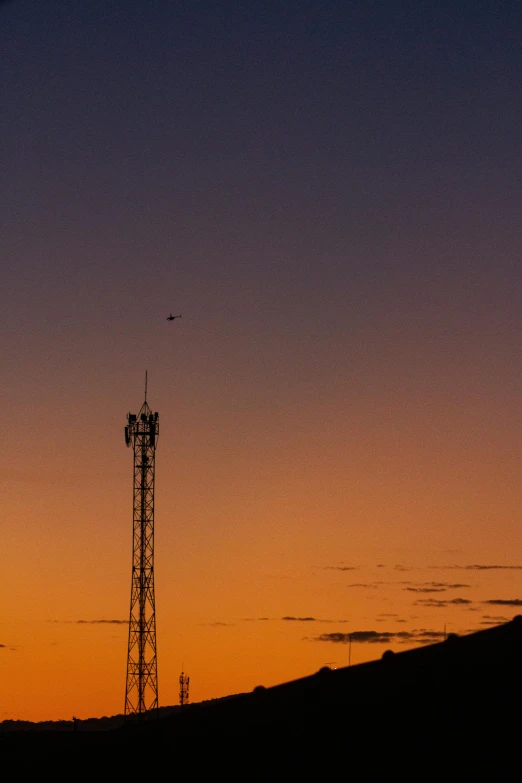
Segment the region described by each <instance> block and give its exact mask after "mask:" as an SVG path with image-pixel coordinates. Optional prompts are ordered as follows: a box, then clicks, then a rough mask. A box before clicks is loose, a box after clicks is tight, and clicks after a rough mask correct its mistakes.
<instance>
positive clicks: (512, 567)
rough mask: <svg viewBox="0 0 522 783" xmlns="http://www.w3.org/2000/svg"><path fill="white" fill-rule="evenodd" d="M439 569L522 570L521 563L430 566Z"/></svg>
mask: <svg viewBox="0 0 522 783" xmlns="http://www.w3.org/2000/svg"><path fill="white" fill-rule="evenodd" d="M430 568H438V569H456V570H458V571H522V566H521V565H464V566H463V565H444V566H430Z"/></svg>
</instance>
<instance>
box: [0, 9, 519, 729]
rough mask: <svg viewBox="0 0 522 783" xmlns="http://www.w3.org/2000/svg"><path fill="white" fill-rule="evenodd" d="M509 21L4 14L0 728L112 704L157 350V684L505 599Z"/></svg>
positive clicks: (306, 12)
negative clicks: (130, 421) (128, 442)
mask: <svg viewBox="0 0 522 783" xmlns="http://www.w3.org/2000/svg"><path fill="white" fill-rule="evenodd" d="M521 22H522V8H521V6H520V3H519V2H515V1H514V0H513V2H511V1H510V0H506V1H505V2H503V1H502V0H491V2H488V1H487V0H485V2H476V0H473V2H471V1H470V2H460V1H459V0H453V1H452V2H444V1H443V0H431V1H430V0H402V1H399V0H340V1H339V2H334V1H333V0H332V2H330V1H329V0H321V2H319V0H314V1H313V2H312V1H307V0H301V1H300V2H293V1H292V0H285V1H284V2H283V1H282V0H281V1H280V2H279V1H274V2H270V0H267V2H261V1H259V2H251V1H249V0H243V2H232V1H230V2H219V1H216V2H195V1H194V2H185V3H182V2H176V1H175V0H172V1H171V2H168V1H167V0H148V2H143V1H142V0H90V1H89V2H85V1H82V0H68V2H65V3H64V2H62V1H61V0H47V1H46V2H44V3H43V2H41V0H12V1H11V2H8V3H2V4H0V57H1V60H0V105H1V107H2V109H1V111H0V134H1V140H2V143H1V146H0V175H1V182H2V187H3V197H2V207H1V210H0V214H1V221H2V222H1V230H0V241H1V246H2V247H1V262H0V263H1V267H2V269H1V272H2V274H1V278H0V279H1V281H2V290H3V293H4V296H3V305H2V308H1V311H0V319H1V329H2V343H1V345H2V351H1V356H2V362H1V366H2V379H3V433H2V443H3V447H2V463H3V466H2V471H1V473H0V477H1V481H2V493H1V513H2V546H1V549H0V551H1V568H0V587H1V598H0V618H1V622H0V720H5V719H7V718H12V719H24V720H44V719H60V718H65V719H70V718H71V717H72V716H73V715H75V716H77V717H79V718H87V717H97V716H103V715H113V714H115V713H121V712H122V711H123V706H124V696H125V666H126V655H127V628H128V626H127V620H128V614H129V599H130V587H131V553H132V550H131V547H132V452H131V451H130V450H127V449H126V448H125V442H124V430H123V428H124V425H125V423H126V415H127V413H128V412H129V411H131V412H133V413H137V412H138V410H139V408H140V406H141V404H142V402H143V395H144V375H145V370H148V375H149V390H148V401H149V403H150V406H151V408H152V410H153V411H158V412H159V417H160V436H159V444H158V450H157V457H156V517H155V523H156V568H155V571H156V609H157V633H158V673H159V701H160V705H168V704H175V703H177V702H178V678H179V674H180V672H181V669H182V665H183V667H184V670H185V672H187V673H188V674H189V676H190V679H191V694H190V697H191V700H192V701H201V700H203V699H209V698H213V697H218V696H224V695H228V694H231V693H237V692H243V691H249V690H252V689H253V688H254V687H255V686H257V685H260V684H262V685H265V686H270V685H274V684H276V683H280V682H284V681H287V680H290V679H296V678H298V677H302V676H305V675H307V674H311V673H313V672H315V671H317V670H318V669H319V668H321V667H322V666H324V665H325V664H326V663H330V664H331V665H335V666H345V665H347V664H348V650H349V645H348V644H347V639H348V636H349V634H352V645H351V662H352V664H354V663H360V662H362V661H366V660H371V659H373V658H377V657H380V656H381V655H382V653H383V651H384V650H386V649H394V650H396V651H399V650H404V649H407V648H408V647H409V646H410V647H411V646H415V645H418V644H420V643H425V642H427V641H428V642H429V641H436V640H438V639H440V638H442V636H443V634H444V629H445V628H446V631H447V632H448V633H449V632H455V633H464V632H471V631H474V630H477V629H479V628H484V627H486V626H487V625H488V624H492V623H495V624H496V623H499V622H502V621H504V620H506V619H511V618H512V617H513V616H514V615H515V614H517V613H522V609H521V608H520V607H521V606H522V525H521V521H522V520H521V512H520V509H521V481H520V471H521V464H522V453H521V452H522V448H521V443H522V438H521V436H522V427H521V415H520V414H521V404H520V400H521V391H522V373H521V366H522V365H521V359H522V340H521V334H522V308H521V301H522V252H521V229H520V226H521V220H520V207H521V178H520V171H521V168H520V151H521V145H520V140H521V133H520V117H521V116H522V113H521V112H522V94H521V89H520V85H521V83H522V67H521V58H520V29H521ZM170 312H172V313H174V314H177V313H182V314H183V318H182V319H178V320H175V321H173V322H167V321H166V320H165V319H166V316H168V315H169V313H170ZM109 621H110V622H109Z"/></svg>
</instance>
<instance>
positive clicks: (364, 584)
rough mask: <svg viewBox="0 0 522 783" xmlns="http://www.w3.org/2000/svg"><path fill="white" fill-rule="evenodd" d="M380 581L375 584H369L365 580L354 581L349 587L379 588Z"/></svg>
mask: <svg viewBox="0 0 522 783" xmlns="http://www.w3.org/2000/svg"><path fill="white" fill-rule="evenodd" d="M379 584H380V583H379V582H376V583H375V584H367V583H365V582H354V583H353V584H351V585H348V587H371V588H372V589H377V587H378V585H379Z"/></svg>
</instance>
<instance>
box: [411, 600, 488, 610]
mask: <svg viewBox="0 0 522 783" xmlns="http://www.w3.org/2000/svg"><path fill="white" fill-rule="evenodd" d="M471 603H473V602H472V601H470V600H469V598H452V599H450V600H443V601H439V600H438V599H435V598H419V600H418V601H414V604H413V605H414V606H428V607H434V608H436V609H441V608H443V607H445V606H464V605H467V604H471Z"/></svg>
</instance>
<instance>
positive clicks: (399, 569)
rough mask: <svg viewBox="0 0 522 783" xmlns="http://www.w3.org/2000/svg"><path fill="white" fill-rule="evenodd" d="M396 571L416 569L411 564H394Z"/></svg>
mask: <svg viewBox="0 0 522 783" xmlns="http://www.w3.org/2000/svg"><path fill="white" fill-rule="evenodd" d="M393 570H394V571H414V570H415V569H414V568H412V567H411V566H404V565H400V564H399V565H394V566H393Z"/></svg>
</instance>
